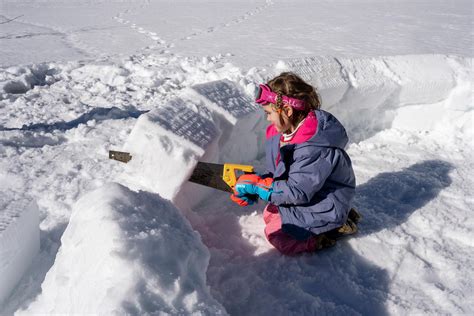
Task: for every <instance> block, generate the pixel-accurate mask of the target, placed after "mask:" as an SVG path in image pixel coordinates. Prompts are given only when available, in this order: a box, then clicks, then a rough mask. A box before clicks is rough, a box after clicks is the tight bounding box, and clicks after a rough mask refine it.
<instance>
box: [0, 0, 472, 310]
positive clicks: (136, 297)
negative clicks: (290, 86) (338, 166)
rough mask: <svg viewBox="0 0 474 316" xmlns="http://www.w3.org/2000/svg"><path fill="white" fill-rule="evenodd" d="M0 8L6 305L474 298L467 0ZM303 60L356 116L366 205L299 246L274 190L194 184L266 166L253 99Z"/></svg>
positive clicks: (326, 305) (342, 303)
mask: <svg viewBox="0 0 474 316" xmlns="http://www.w3.org/2000/svg"><path fill="white" fill-rule="evenodd" d="M53 12H54V14H53ZM216 12H218V14H216ZM3 22H4V23H3ZM0 23H2V24H0V41H1V45H0V51H1V53H2V54H1V56H2V57H0V65H2V68H0V157H1V160H0V189H1V192H0V205H1V209H0V269H1V270H0V314H2V315H3V314H5V315H11V314H19V315H30V314H39V313H40V314H41V313H46V314H53V313H66V314H84V313H99V314H110V313H116V314H137V315H138V314H156V313H167V314H201V315H210V314H212V315H214V314H230V315H241V314H243V315H269V314H272V315H304V314H316V313H318V314H372V315H384V314H393V315H400V314H465V315H469V314H473V313H474V310H473V306H474V301H473V297H474V296H473V295H472V293H473V292H474V291H473V286H472V284H474V282H473V281H474V280H473V279H474V277H473V272H472V269H471V268H470V267H472V266H473V265H474V258H473V251H472V250H473V247H474V244H473V242H472V240H474V238H473V236H472V231H473V229H474V221H473V220H472V210H473V209H474V201H473V198H472V187H473V185H474V180H473V173H472V170H473V169H474V162H473V160H472V157H473V150H474V149H473V144H474V142H473V141H474V140H473V115H472V109H473V104H472V100H473V98H472V77H473V64H472V63H473V59H472V35H473V34H472V6H471V4H470V2H469V1H464V0H457V1H449V2H445V1H430V2H425V1H421V0H416V1H397V2H395V1H384V2H379V1H357V0H349V1H347V0H344V1H343V0H336V1H321V2H318V3H313V2H308V1H303V0H300V1H291V2H290V1H276V0H275V1H268V0H267V1H253V0H241V1H238V2H209V1H205V0H200V1H195V2H192V3H187V2H175V1H146V0H145V1H123V2H110V1H94V2H88V3H87V4H85V3H83V2H81V1H70V2H62V1H30V2H23V1H22V2H14V1H5V2H2V5H1V11H0ZM286 70H291V71H294V72H296V73H298V74H300V75H301V76H302V77H303V78H304V79H305V80H307V81H308V82H310V83H311V84H313V85H315V86H316V87H317V88H318V90H319V92H320V93H321V96H322V100H323V109H325V110H328V111H330V112H332V113H333V114H335V115H336V117H338V118H339V119H340V120H341V121H342V122H343V123H344V125H345V126H346V128H347V130H348V134H349V136H350V139H351V143H350V144H349V146H348V148H347V151H348V153H349V155H350V156H351V158H352V161H353V165H354V169H355V173H356V176H357V181H358V188H357V194H356V198H355V202H354V203H355V207H356V208H358V210H359V211H360V212H361V213H362V216H363V220H362V222H361V223H360V233H359V234H358V235H357V236H355V237H353V238H351V239H347V240H344V241H340V242H338V245H337V246H336V247H335V248H332V249H329V250H326V251H322V252H320V253H317V254H313V255H302V256H299V257H296V258H288V257H284V256H282V255H280V254H279V253H278V252H277V251H276V250H275V249H273V248H272V247H271V246H270V245H269V244H268V242H267V241H266V239H265V237H264V234H263V226H264V223H263V220H262V218H261V212H262V209H263V207H264V204H263V203H259V204H257V205H254V206H250V207H246V208H241V207H238V206H237V205H235V204H233V203H232V202H231V201H230V200H229V195H228V194H227V193H224V192H220V191H215V190H212V189H209V188H205V187H202V186H199V185H196V184H193V183H190V182H187V181H186V179H187V178H188V177H189V175H190V173H191V172H192V170H193V168H194V166H195V164H196V163H197V161H199V160H201V161H209V162H221V163H222V162H233V163H245V164H252V165H254V166H255V167H256V169H257V171H259V170H262V169H263V168H264V159H263V158H264V150H263V141H264V137H265V135H264V133H265V126H266V124H267V123H266V122H265V120H264V117H263V115H262V112H261V111H260V110H259V109H258V107H257V106H256V105H255V104H253V102H252V101H251V100H252V94H253V91H254V88H255V86H256V84H258V83H261V82H263V81H265V80H267V79H269V78H271V77H272V76H273V75H275V74H278V73H280V72H281V71H286ZM110 149H113V150H124V151H128V152H130V153H131V154H132V160H131V161H130V162H129V163H128V164H123V163H120V162H117V161H113V160H110V159H108V150H110Z"/></svg>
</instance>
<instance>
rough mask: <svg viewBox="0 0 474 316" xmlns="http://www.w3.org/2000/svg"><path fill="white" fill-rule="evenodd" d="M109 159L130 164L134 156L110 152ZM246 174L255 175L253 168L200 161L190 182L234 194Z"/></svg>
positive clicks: (120, 152) (121, 152)
mask: <svg viewBox="0 0 474 316" xmlns="http://www.w3.org/2000/svg"><path fill="white" fill-rule="evenodd" d="M109 158H110V159H114V160H117V161H120V162H123V163H128V162H129V161H130V160H131V159H132V156H131V155H130V153H127V152H123V151H116V150H110V151H109ZM244 173H254V171H253V166H249V165H238V164H230V163H226V164H216V163H210V162H202V161H198V163H197V165H196V168H195V169H194V171H193V173H192V175H191V177H190V179H189V181H191V182H194V183H197V184H201V185H205V186H207V187H210V188H214V189H217V190H221V191H226V192H234V186H235V183H236V182H237V178H238V176H240V175H242V174H244Z"/></svg>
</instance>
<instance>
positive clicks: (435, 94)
mask: <svg viewBox="0 0 474 316" xmlns="http://www.w3.org/2000/svg"><path fill="white" fill-rule="evenodd" d="M287 69H289V70H292V71H295V72H297V73H299V74H300V75H302V76H303V77H304V78H305V79H306V80H308V81H310V82H311V83H313V84H315V85H316V86H317V87H318V88H319V90H320V92H321V95H322V98H323V108H324V109H327V110H329V111H331V112H333V113H334V114H336V116H337V117H338V118H339V119H340V120H341V121H343V123H344V124H345V125H346V127H347V129H348V133H349V135H351V136H352V141H360V140H363V139H365V138H368V137H370V136H372V135H374V134H376V133H377V132H378V131H381V130H383V129H385V128H388V127H391V126H393V125H394V126H396V125H397V124H401V125H400V127H401V128H402V127H403V128H407V127H408V128H412V129H415V130H420V131H423V130H425V129H431V128H434V129H436V128H437V127H439V126H440V125H443V124H444V123H445V122H446V121H449V126H452V129H453V130H452V132H453V133H452V135H451V136H452V137H456V133H463V134H464V135H469V133H471V132H472V112H471V111H472V105H471V104H466V103H465V102H460V103H458V102H455V101H456V98H457V97H458V96H459V95H464V96H469V95H470V94H471V93H472V91H471V79H470V78H471V69H472V60H471V59H462V58H456V57H449V56H432V55H429V56H398V57H386V58H371V59H335V58H330V57H327V58H326V57H317V58H307V59H299V60H288V61H284V62H279V63H278V64H277V65H276V66H275V69H274V72H275V73H279V72H280V71H284V70H287ZM249 73H250V72H249ZM272 75H273V74H268V76H267V77H271V76H272ZM261 77H262V76H261V74H259V75H256V76H255V78H258V79H260V78H261ZM244 88H246V89H247V90H251V89H249V87H244ZM250 88H251V87H250ZM446 100H447V101H450V102H443V103H439V104H440V105H439V106H433V104H435V105H436V104H437V102H440V101H446ZM461 100H470V98H469V97H466V98H461ZM427 106H430V108H427ZM403 108H411V109H415V110H416V109H417V108H419V109H420V111H423V112H424V113H425V112H427V113H429V114H427V115H428V119H427V120H425V121H423V122H410V121H409V119H402V120H400V119H399V118H400V114H401V115H403ZM255 109H256V107H255V106H254V105H253V103H252V102H251V100H250V99H249V97H248V96H247V95H246V94H245V93H244V92H242V90H241V88H240V87H239V86H238V84H235V83H233V82H231V81H227V80H223V81H216V82H209V83H204V84H201V85H195V86H193V87H190V88H188V89H186V90H184V91H182V93H181V94H180V95H179V96H178V97H176V98H175V99H173V100H172V101H170V102H168V103H167V104H164V105H157V108H156V109H154V110H152V111H150V112H149V113H147V114H144V115H142V116H141V117H140V118H139V119H138V120H137V123H136V125H135V127H134V129H133V130H132V132H131V134H130V136H129V139H128V141H127V142H126V144H125V145H124V148H123V150H125V151H129V152H131V154H132V156H133V158H132V161H130V162H129V163H128V164H127V165H124V172H123V174H122V175H121V177H120V178H119V179H117V181H119V182H120V183H122V185H125V186H127V187H129V188H132V189H133V190H142V191H139V192H138V193H137V192H133V191H130V189H128V188H127V187H125V186H122V185H118V184H110V185H108V186H105V187H104V188H102V189H99V190H98V191H95V192H92V193H90V194H88V195H86V196H84V197H83V198H82V199H81V200H80V201H79V202H78V203H77V204H76V206H75V208H74V212H73V215H72V217H71V221H70V223H69V226H68V228H67V229H66V232H65V233H64V235H63V238H62V246H61V249H60V251H59V253H58V255H57V258H56V262H55V264H54V266H53V268H52V269H51V270H50V271H49V272H48V274H47V276H46V279H45V281H44V283H43V285H42V289H43V291H42V294H41V295H40V296H39V298H38V299H37V301H36V302H34V303H33V304H32V305H31V306H30V307H29V308H28V310H27V312H45V311H47V312H51V313H63V312H75V313H84V312H92V311H95V312H97V311H100V312H103V313H108V312H119V313H121V312H132V313H135V312H136V313H141V312H155V311H165V312H170V313H181V312H185V313H188V312H191V311H197V312H199V311H201V312H204V313H206V312H212V313H214V312H215V313H220V312H224V310H223V308H222V307H221V306H220V305H219V304H218V303H216V302H215V300H214V299H213V298H212V297H211V296H210V294H209V290H208V288H207V287H206V285H205V273H206V269H207V266H206V263H207V261H208V260H209V253H208V251H207V250H206V248H205V247H204V246H203V244H202V242H201V241H200V238H199V236H198V235H197V234H196V233H194V232H193V231H192V228H191V227H190V225H189V224H188V223H187V220H186V219H185V218H184V217H181V216H180V215H179V211H178V209H177V208H175V207H173V205H172V204H170V203H168V202H166V201H165V200H164V199H168V200H172V201H173V202H174V204H175V205H177V206H178V207H179V208H180V209H184V208H191V207H192V206H193V205H195V204H196V203H198V202H199V201H200V200H202V199H204V198H205V197H206V196H207V195H209V194H210V191H209V190H206V189H203V188H201V187H199V186H197V185H195V184H190V183H188V182H186V179H187V178H188V176H189V175H190V173H191V172H192V170H193V168H194V166H195V164H196V162H197V161H198V160H203V161H212V162H223V161H225V162H238V163H246V162H252V161H255V160H256V159H258V158H259V157H261V156H262V153H263V144H262V142H263V137H264V136H263V135H264V132H265V129H264V126H265V122H264V121H263V119H262V118H263V116H262V115H261V113H260V112H259V111H257V112H255ZM257 113H259V114H257ZM466 113H467V114H466ZM407 115H409V113H408V114H407ZM402 125H403V126H402ZM449 128H451V127H445V129H443V130H442V132H443V133H446V129H449ZM471 135H472V133H471ZM144 191H147V192H144ZM157 194H159V195H157ZM172 214H174V215H172ZM154 220H155V221H154ZM133 223H135V224H133ZM134 225H135V226H134ZM153 231H155V232H154V233H153ZM161 231H162V232H161ZM157 232H158V233H157ZM164 232H168V233H164ZM138 240H139V241H140V245H142V246H137V245H136V244H135V241H138ZM130 245H132V246H130ZM99 247H100V248H99ZM180 247H182V249H186V251H182V252H181V251H176V250H174V249H176V248H178V249H179V248H180ZM163 249H164V250H163ZM193 251H194V252H193ZM190 253H191V254H192V255H190ZM191 258H192V259H191ZM160 262H165V264H160ZM183 262H188V263H186V264H183ZM190 263H192V264H190ZM72 266H74V267H75V268H74V271H71V267H72ZM168 276H169V277H168ZM92 284H94V286H97V288H98V290H97V291H92V290H91V289H92V288H94V286H92ZM169 293H174V294H173V295H171V296H170V294H169ZM190 293H191V294H190ZM97 297H100V298H101V299H97ZM169 297H173V299H171V300H170V299H169ZM55 302H59V303H57V304H58V305H56V304H55ZM64 302H66V303H64ZM152 302H153V304H152ZM62 304H64V305H62Z"/></svg>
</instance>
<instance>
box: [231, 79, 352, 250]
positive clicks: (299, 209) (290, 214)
mask: <svg viewBox="0 0 474 316" xmlns="http://www.w3.org/2000/svg"><path fill="white" fill-rule="evenodd" d="M255 101H256V102H257V103H259V104H260V105H261V106H262V108H263V110H264V111H265V113H266V116H267V120H268V121H269V122H270V123H271V125H270V126H268V128H267V132H266V138H267V140H266V144H265V150H266V165H267V173H266V174H265V175H263V176H258V175H256V174H245V175H242V176H241V177H239V179H238V181H237V184H236V186H235V192H234V194H233V195H232V196H231V199H232V200H233V201H234V202H236V203H238V204H239V205H242V206H245V205H249V204H252V203H254V202H255V201H256V200H257V199H258V198H260V199H262V200H265V201H268V202H270V203H269V204H268V205H267V206H266V207H265V210H264V213H263V218H264V221H265V224H266V227H265V236H266V237H267V239H268V241H269V242H270V243H271V244H272V245H273V246H274V247H275V248H276V249H278V250H279V251H280V252H281V253H283V254H286V255H295V254H298V253H302V252H314V251H315V250H318V249H321V248H325V247H329V246H332V245H333V244H334V243H335V238H337V237H339V236H340V235H341V234H347V233H354V232H355V231H356V230H357V226H356V225H355V224H356V223H357V221H358V219H359V215H358V214H357V213H356V212H355V211H354V210H351V201H352V199H353V196H354V191H355V176H354V172H353V170H352V165H351V160H350V158H349V156H348V155H347V153H346V152H345V151H344V146H345V145H346V144H347V142H348V138H347V134H346V131H345V129H344V127H343V126H342V125H341V123H340V122H339V121H338V120H337V119H336V118H335V117H334V116H332V115H331V114H330V113H328V112H325V111H322V110H320V109H319V108H320V98H319V95H318V93H317V92H316V90H315V89H314V88H313V87H312V86H311V85H309V84H307V83H306V82H304V81H303V80H302V79H301V78H300V77H298V76H297V75H296V74H294V73H290V72H285V73H282V74H280V75H279V76H277V77H275V78H273V79H272V80H270V81H269V82H268V83H267V84H265V85H260V89H259V91H258V93H257V96H256V100H255ZM349 213H350V216H349Z"/></svg>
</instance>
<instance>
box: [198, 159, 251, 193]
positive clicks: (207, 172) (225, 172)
mask: <svg viewBox="0 0 474 316" xmlns="http://www.w3.org/2000/svg"><path fill="white" fill-rule="evenodd" d="M244 173H254V171H253V166H249V165H238V164H230V163H226V164H223V165H222V164H216V163H210V162H202V161H198V163H197V165H196V168H195V169H194V171H193V173H192V175H191V177H190V178H189V181H191V182H194V183H197V184H201V185H205V186H207V187H210V188H214V189H217V190H221V191H226V192H234V187H235V183H236V182H237V178H238V176H240V175H242V174H244Z"/></svg>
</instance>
